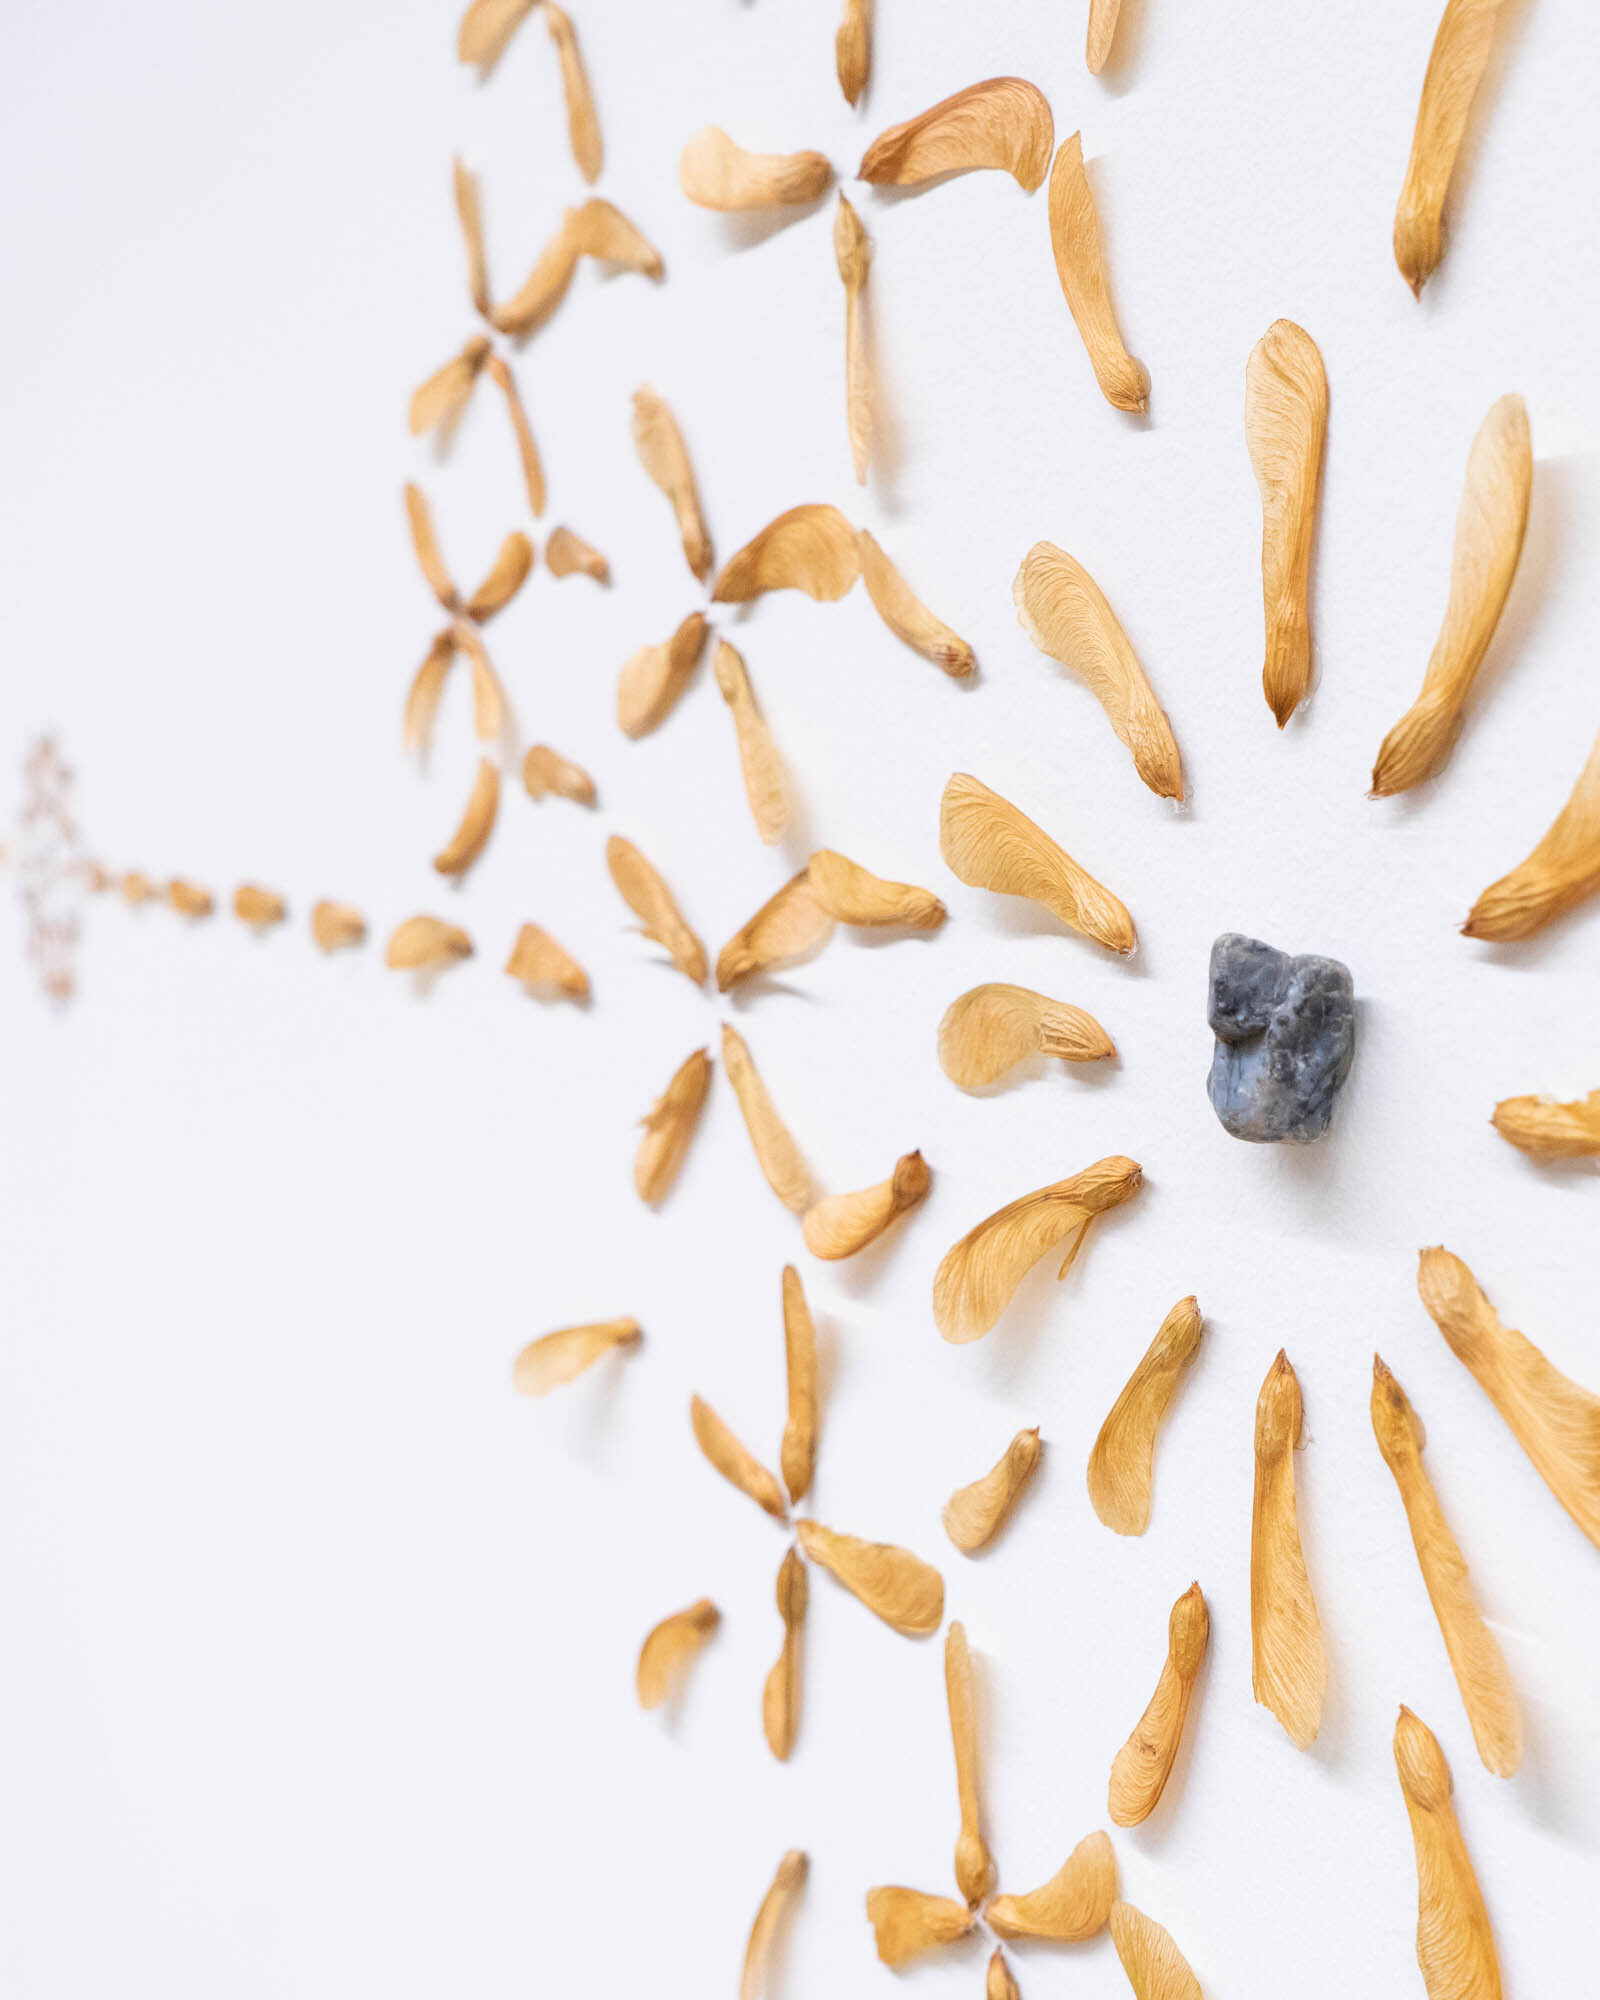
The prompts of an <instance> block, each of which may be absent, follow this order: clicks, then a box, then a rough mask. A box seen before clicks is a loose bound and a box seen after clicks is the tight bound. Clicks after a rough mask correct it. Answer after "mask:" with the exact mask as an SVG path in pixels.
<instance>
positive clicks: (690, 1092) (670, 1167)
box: [633, 1049, 711, 1202]
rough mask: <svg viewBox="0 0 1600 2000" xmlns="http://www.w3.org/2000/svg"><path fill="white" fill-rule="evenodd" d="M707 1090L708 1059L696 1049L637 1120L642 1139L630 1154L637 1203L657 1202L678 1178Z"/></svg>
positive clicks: (709, 1079) (709, 1065)
mask: <svg viewBox="0 0 1600 2000" xmlns="http://www.w3.org/2000/svg"><path fill="white" fill-rule="evenodd" d="M710 1088H711V1057H710V1055H709V1054H708V1053H707V1052H706V1050H704V1049H696V1050H695V1052H694V1054H693V1055H692V1056H688V1057H686V1058H685V1059H684V1061H683V1062H682V1063H680V1064H679V1066H678V1067H677V1069H675V1070H674V1071H673V1073H672V1081H671V1082H670V1083H669V1084H668V1085H667V1087H666V1089H665V1090H664V1091H663V1092H662V1093H661V1095H660V1096H659V1097H658V1098H657V1099H656V1101H655V1103H654V1104H652V1105H651V1107H650V1109H649V1110H648V1111H647V1112H646V1113H645V1115H644V1117H643V1119H642V1120H641V1121H640V1122H641V1123H642V1125H643V1126H644V1137H643V1138H642V1139H641V1140H640V1141H639V1150H638V1152H637V1153H636V1154H635V1155H634V1160H633V1185H634V1190H635V1192H636V1193H637V1194H638V1197H639V1199H640V1200H641V1201H647V1202H657V1201H661V1200H662V1199H663V1198H664V1197H665V1196H666V1194H667V1191H668V1190H669V1189H670V1188H671V1186H672V1183H673V1182H674V1181H675V1180H676V1179H677V1178H678V1169H679V1168H680V1167H681V1166H682V1165H683V1156H684V1154H685V1153H686V1152H687V1151H688V1150H689V1141H690V1140H691V1139H692V1138H693V1137H694V1134H695V1128H696V1126H697V1125H698V1124H699V1123H700V1113H701V1110H702V1109H703V1107H704V1105H705V1101H706V1092H707V1091H708V1090H709V1089H710Z"/></svg>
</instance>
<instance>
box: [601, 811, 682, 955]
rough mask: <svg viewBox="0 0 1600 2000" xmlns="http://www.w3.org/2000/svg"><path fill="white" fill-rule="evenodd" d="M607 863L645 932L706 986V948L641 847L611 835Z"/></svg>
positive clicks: (620, 890)
mask: <svg viewBox="0 0 1600 2000" xmlns="http://www.w3.org/2000/svg"><path fill="white" fill-rule="evenodd" d="M606 866H607V867H608V868H609V869H610V870H611V879H612V881H613V882H615V883H616V885H617V891H618V893H619V894H620V896H621V897H622V900H623V901H624V902H625V903H626V904H627V906H628V908H629V909H630V910H632V912H633V914H634V915H635V916H636V917H637V918H638V919H639V923H640V926H641V928H642V929H643V932H644V935H645V936H646V937H647V938H649V939H650V940H651V942H652V943H654V944H658V945H660V946H661V948H662V949H663V950H664V951H665V952H667V953H668V954H669V956H670V957H671V959H672V962H673V964H674V965H675V966H676V967H677V968H678V970H679V971H680V972H681V973H682V974H683V976H684V977H685V979H688V980H692V981H693V983H694V984H695V985H696V986H700V985H703V984H704V982H705V976H706V948H705V946H704V945H703V944H702V943H701V942H700V940H699V938H697V937H696V936H695V934H694V932H693V931H692V930H690V928H689V926H688V924H687V923H685V921H684V916H683V912H682V911H681V910H680V909H679V908H678V905H677V903H676V902H675V901H674V899H673V894H672V891H671V890H670V889H669V888H668V887H667V885H666V883H665V882H664V881H662V879H661V877H660V876H659V875H658V874H657V873H656V871H655V869H654V868H652V867H651V865H650V863H649V862H648V861H646V860H645V858H644V856H643V855H642V854H641V853H640V852H639V850H638V848H637V847H635V846H634V844H633V842H632V841H631V840H624V839H623V837H622V835H621V834H620V833H614V834H612V836H611V838H610V839H609V840H608V841H607V842H606Z"/></svg>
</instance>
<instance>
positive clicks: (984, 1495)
mask: <svg viewBox="0 0 1600 2000" xmlns="http://www.w3.org/2000/svg"><path fill="white" fill-rule="evenodd" d="M1038 1463H1039V1426H1038V1425H1037V1424H1035V1425H1034V1427H1033V1429H1032V1430H1030V1431H1018V1432H1017V1434H1016V1436H1015V1437H1014V1438H1013V1439H1012V1440H1011V1442H1010V1444H1008V1445H1007V1446H1006V1448H1005V1450H1004V1451H1003V1452H1002V1453H1001V1454H1000V1456H999V1458H998V1459H997V1460H996V1461H995V1463H994V1464H993V1465H992V1466H991V1467H990V1468H989V1470H988V1471H987V1472H986V1473H985V1474H984V1475H983V1477H982V1478H981V1479H975V1480H974V1481H973V1482H972V1484H971V1485H970V1486H959V1487H957V1488H956V1490H955V1492H954V1493H952V1494H951V1495H950V1498H949V1499H948V1500H947V1501H946V1502H945V1503H944V1512H943V1514H942V1515H941V1516H940V1519H941V1520H942V1521H943V1522H944V1531H945V1533H946V1534H947V1535H948V1536H949V1537H950V1539H951V1541H953V1542H954V1543H955V1545H956V1547H957V1548H958V1549H960V1550H962V1551H963V1553H964V1554H966V1555H969V1556H970V1555H974V1554H976V1553H977V1551H978V1550H979V1549H981V1548H986V1547H987V1546H988V1545H989V1543H990V1542H992V1541H993V1540H994V1538H995V1536H996V1535H997V1534H998V1533H999V1532H1000V1530H1001V1528H1002V1527H1003V1526H1004V1525H1005V1520H1006V1516H1007V1515H1008V1514H1009V1513H1010V1512H1011V1510H1012V1508H1013V1507H1014V1506H1015V1505H1016V1504H1017V1502H1018V1500H1020V1499H1021V1498H1022V1489H1023V1488H1024V1487H1025V1486H1026V1485H1027V1483H1028V1481H1029V1480H1030V1479H1031V1478H1032V1477H1033V1473H1034V1468H1035V1466H1037V1465H1038Z"/></svg>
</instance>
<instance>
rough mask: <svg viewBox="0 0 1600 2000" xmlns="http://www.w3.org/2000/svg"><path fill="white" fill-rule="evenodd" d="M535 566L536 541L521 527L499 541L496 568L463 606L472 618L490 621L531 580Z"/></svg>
mask: <svg viewBox="0 0 1600 2000" xmlns="http://www.w3.org/2000/svg"><path fill="white" fill-rule="evenodd" d="M532 568H533V544H532V542H530V541H529V540H528V538H527V536H526V535H524V534H523V533H521V531H520V530H518V531H516V532H514V533H512V534H509V535H507V536H506V538H505V540H504V541H503V542H502V543H501V544H500V549H499V553H498V554H497V555H496V556H495V559H494V564H493V567H492V568H491V569H490V571H489V574H488V575H487V576H486V577H485V578H484V579H483V581H482V583H480V584H479V585H478V587H477V589H476V590H475V591H474V592H473V593H472V595H471V596H470V597H469V598H468V599H467V601H466V604H465V606H464V607H463V609H464V610H465V612H466V615H467V616H468V617H469V618H474V619H476V620H477V621H478V623H479V624H480V625H482V624H487V623H488V621H489V620H490V619H491V618H492V617H493V616H494V615H495V613H496V612H497V611H503V610H504V609H505V607H506V606H507V605H508V604H509V603H510V602H511V600H512V598H513V597H515V596H516V594H517V592H518V591H519V590H520V589H521V588H522V586H523V585H524V584H525V583H526V582H527V580H528V572H529V570H531V569H532Z"/></svg>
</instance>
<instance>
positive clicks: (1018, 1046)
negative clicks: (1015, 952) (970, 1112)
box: [939, 983, 1117, 1090]
mask: <svg viewBox="0 0 1600 2000" xmlns="http://www.w3.org/2000/svg"><path fill="white" fill-rule="evenodd" d="M1116 1052H1117V1047H1116V1044H1115V1042H1113V1041H1112V1039H1111V1037H1110V1036H1109V1035H1108V1034H1107V1033H1106V1031H1105V1029H1104V1028H1102V1027H1101V1025H1100V1023H1099V1022H1098V1021H1097V1020H1096V1019H1095V1018H1094V1016H1093V1015H1092V1014H1086V1013H1085V1012H1084V1011H1083V1009H1082V1008H1081V1007H1071V1006H1068V1004H1067V1003H1066V1001H1064V1000H1051V999H1049V998H1047V997H1046V995H1044V994H1043V993H1035V992H1034V991H1033V990H1032V989H1031V988H1030V987H1027V986H1006V985H1002V984H999V983H995V984H992V985H988V986H974V987H973V988H972V989H971V990H970V992H966V993H963V994H962V995H961V997H960V999H959V1000H952V1001H951V1003H950V1005H949V1006H948V1007H947V1008H946V1009H945V1012H944V1018H943V1019H942V1020H941V1021H940V1023H939V1067H940V1068H941V1069H942V1070H943V1071H944V1073H945V1075H946V1076H947V1077H949V1079H950V1081H951V1082H952V1083H956V1084H959V1085H960V1086H961V1088H962V1089H963V1090H981V1089H982V1088H983V1086H984V1085H985V1084H988V1083H994V1082H996V1081H997V1080H998V1079H999V1078H1000V1077H1002V1076H1004V1075H1005V1073H1006V1071H1007V1070H1009V1069H1013V1068H1015V1066H1016V1065H1017V1064H1018V1063H1020V1062H1025V1061H1026V1060H1027V1058H1028V1057H1029V1056H1032V1055H1044V1056H1057V1057H1059V1058H1060V1059H1061V1061H1062V1062H1099V1061H1101V1060H1103V1059H1104V1058H1105V1057H1108V1056H1114V1055H1115V1054H1116Z"/></svg>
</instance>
